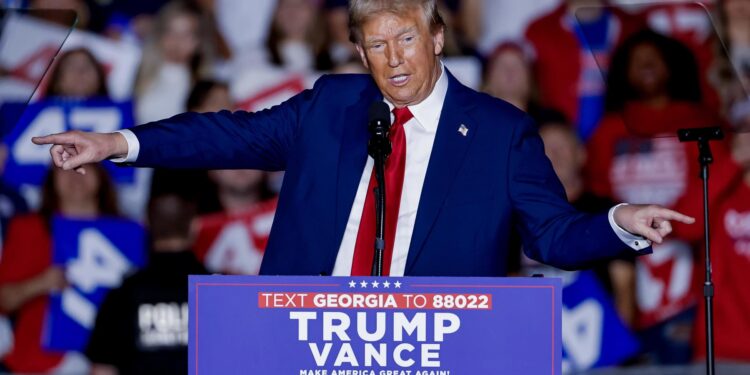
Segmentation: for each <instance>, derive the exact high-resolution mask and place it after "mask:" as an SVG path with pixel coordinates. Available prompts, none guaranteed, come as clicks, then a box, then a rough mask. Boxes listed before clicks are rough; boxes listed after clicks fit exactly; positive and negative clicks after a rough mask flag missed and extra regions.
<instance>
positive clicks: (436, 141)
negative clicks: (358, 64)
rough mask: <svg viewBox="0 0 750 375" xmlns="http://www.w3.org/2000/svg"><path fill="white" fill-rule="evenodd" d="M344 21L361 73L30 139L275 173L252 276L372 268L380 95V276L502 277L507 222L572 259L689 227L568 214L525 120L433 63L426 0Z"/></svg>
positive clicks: (85, 150)
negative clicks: (267, 96) (388, 148)
mask: <svg viewBox="0 0 750 375" xmlns="http://www.w3.org/2000/svg"><path fill="white" fill-rule="evenodd" d="M350 25H351V30H350V31H351V37H352V41H353V42H354V43H355V46H356V48H357V51H358V52H359V55H360V57H361V59H362V62H363V64H364V65H365V66H366V67H367V68H368V69H369V71H370V75H369V76H367V75H350V76H327V77H323V78H321V79H319V80H318V82H317V83H316V84H315V87H314V88H313V89H312V90H309V91H305V92H303V93H301V94H299V95H297V96H295V97H293V98H292V99H290V100H289V101H287V102H285V103H283V104H282V105H280V106H277V107H274V108H272V109H270V110H266V111H262V112H257V113H246V112H235V113H230V112H227V111H223V112H218V113H213V114H202V115H199V114H194V113H187V114H183V115H178V116H175V117H173V118H170V119H167V120H162V121H158V122H154V123H150V124H147V125H144V126H140V127H137V128H135V129H133V130H132V131H123V132H120V133H111V134H97V133H83V132H67V133H62V134H56V135H50V136H46V137H40V138H35V139H34V142H35V143H37V144H53V145H54V146H53V147H52V148H51V151H50V152H51V154H52V157H53V160H54V163H55V164H56V165H57V166H59V167H62V168H64V169H76V170H78V171H80V172H81V173H84V172H85V169H84V167H82V166H83V165H84V164H86V163H90V162H93V161H96V160H102V159H106V158H116V160H119V161H122V162H127V163H132V164H133V165H135V166H160V167H193V168H255V169H265V170H286V175H285V182H284V186H283V187H282V190H281V193H280V198H279V206H278V210H277V214H276V218H275V221H274V226H273V229H272V231H271V238H270V239H269V243H268V247H267V250H266V254H265V256H264V260H263V265H262V267H261V273H263V274H323V275H331V274H332V275H366V274H369V272H370V269H371V264H372V259H373V257H372V248H373V244H374V242H375V241H374V231H375V230H374V226H375V220H374V218H373V217H374V212H373V211H374V194H373V192H372V190H373V187H374V182H373V180H374V178H373V177H372V165H373V161H372V158H368V156H367V141H368V132H367V126H366V124H367V115H366V114H367V112H368V108H369V107H370V105H371V104H372V103H373V102H376V101H385V102H386V103H387V104H388V106H389V107H390V108H391V109H392V112H393V116H392V117H393V118H394V119H395V122H394V124H393V125H392V127H391V129H390V132H389V138H390V141H391V143H392V148H393V152H392V154H391V155H390V157H389V158H388V161H387V163H386V166H385V174H386V176H387V179H386V186H385V190H386V192H387V194H386V197H387V200H386V207H387V212H386V218H387V221H386V228H385V239H386V248H385V256H384V274H385V275H391V276H401V275H446V276H449V275H456V276H459V275H464V276H466V275H474V276H500V275H504V274H505V273H506V262H505V259H506V251H507V244H508V239H509V236H510V233H511V231H512V230H513V227H514V226H515V227H516V229H517V230H518V231H519V232H520V234H521V237H522V239H523V242H524V250H525V251H526V253H527V254H528V255H529V256H530V257H532V258H534V259H537V260H540V261H542V262H544V263H547V264H551V265H554V266H556V267H561V268H577V267H582V266H585V265H587V264H589V263H590V262H593V261H596V260H600V259H604V258H609V257H614V256H618V255H620V254H621V253H622V252H625V251H636V250H637V251H649V249H648V248H649V244H650V242H649V241H655V242H661V241H662V239H663V237H664V236H666V235H667V234H668V233H670V232H671V224H670V220H679V221H682V222H692V221H693V219H692V218H689V217H686V216H684V215H681V214H679V213H677V212H674V211H671V210H667V209H665V208H661V207H657V206H641V205H620V206H616V207H614V208H612V209H610V210H609V212H606V213H602V214H599V215H587V214H582V213H579V212H577V211H576V210H575V209H573V208H572V207H571V206H570V205H569V204H568V203H567V202H566V200H565V192H564V190H563V188H562V186H561V185H560V183H559V181H558V180H557V178H556V176H555V174H554V171H553V170H552V167H551V166H550V163H549V161H548V160H547V158H546V157H545V155H544V149H543V145H542V143H541V141H540V139H539V136H538V135H537V133H536V129H535V127H534V125H533V122H532V121H531V120H530V119H529V117H528V116H526V115H525V114H524V113H523V112H521V111H520V110H517V109H515V108H514V107H512V106H511V105H509V104H507V103H505V102H503V101H500V100H497V99H494V98H491V97H489V96H487V95H483V94H479V93H477V92H475V91H473V90H471V89H469V88H467V87H465V86H463V85H461V84H460V83H459V82H458V81H457V80H456V79H455V78H454V77H453V76H452V75H451V74H450V72H448V70H447V69H445V67H444V66H443V64H442V63H441V61H440V59H439V56H440V55H441V53H442V50H443V44H444V23H443V21H442V19H441V17H440V15H439V14H438V12H437V10H436V5H435V1H434V0H421V1H398V0H394V1H366V0H353V1H351V4H350ZM407 150H408V151H407Z"/></svg>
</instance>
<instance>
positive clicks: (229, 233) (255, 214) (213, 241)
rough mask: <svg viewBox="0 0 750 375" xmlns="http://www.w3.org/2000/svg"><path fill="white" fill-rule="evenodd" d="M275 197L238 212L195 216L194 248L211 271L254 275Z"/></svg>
mask: <svg viewBox="0 0 750 375" xmlns="http://www.w3.org/2000/svg"><path fill="white" fill-rule="evenodd" d="M277 201H278V200H277V199H276V198H274V199H271V200H267V201H265V202H261V203H259V204H257V205H254V206H253V207H252V208H250V209H248V210H244V211H242V212H239V213H227V212H219V213H215V214H210V215H204V216H201V217H199V218H198V220H197V221H196V223H197V228H198V229H197V233H198V234H197V235H196V238H195V244H194V245H193V251H194V252H195V255H196V257H197V258H198V260H200V261H201V262H203V264H204V265H205V266H206V269H207V270H208V271H210V272H215V273H222V274H232V275H257V274H258V271H259V270H260V264H261V261H262V260H263V253H264V251H265V249H266V244H267V243H268V236H269V234H270V233H271V225H272V224H273V217H274V214H275V212H276V204H277Z"/></svg>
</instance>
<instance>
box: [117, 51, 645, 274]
mask: <svg viewBox="0 0 750 375" xmlns="http://www.w3.org/2000/svg"><path fill="white" fill-rule="evenodd" d="M447 92H448V78H447V75H446V74H445V68H444V67H443V66H442V64H441V72H440V78H438V80H437V82H436V84H435V88H434V89H433V90H432V93H430V95H429V96H428V97H427V98H426V99H425V100H423V101H422V102H420V103H418V104H415V105H412V106H409V107H408V108H409V110H410V111H411V113H412V114H413V115H414V117H413V118H412V119H411V120H409V121H407V122H406V124H404V133H405V135H406V163H405V164H406V166H405V170H404V186H403V190H402V193H401V204H400V206H399V210H398V221H397V222H396V237H395V241H394V244H393V255H392V257H391V270H390V276H403V275H404V270H405V269H406V259H407V256H408V253H409V244H410V243H411V236H412V232H413V231H414V223H415V222H416V218H417V208H418V207H419V199H420V196H421V195H422V185H423V184H424V179H425V175H426V174H427V165H428V163H429V161H430V154H431V153H432V145H433V143H434V142H435V134H436V133H437V127H438V122H439V121H440V114H441V112H442V110H443V103H444V102H445V96H446V94H447ZM384 101H385V102H386V103H387V104H388V106H389V107H390V108H391V109H393V107H394V106H393V104H391V103H389V102H388V101H387V100H384ZM391 116H393V114H391ZM120 132H121V133H122V134H123V135H124V136H125V139H126V140H127V142H128V155H127V157H124V158H120V159H118V160H113V161H116V162H133V161H135V160H136V159H137V157H138V150H139V148H140V145H139V144H138V139H137V137H135V135H134V134H133V133H132V132H130V131H129V130H122V131H120ZM373 165H374V161H373V159H372V157H368V158H367V163H366V164H365V168H364V170H363V171H362V177H360V179H359V186H358V187H357V195H356V196H355V198H354V204H353V205H352V209H351V211H350V212H349V219H348V220H347V223H346V230H345V231H344V238H343V239H342V240H341V244H340V246H339V252H338V255H337V256H336V263H335V265H334V267H333V272H332V275H333V276H349V275H350V274H351V269H352V261H353V259H354V247H355V244H356V242H357V232H358V231H359V223H360V219H361V218H362V210H363V209H364V206H365V197H366V196H367V187H368V185H369V183H370V175H371V174H372V168H373ZM621 205H622V204H620V205H617V206H615V207H612V208H611V209H610V210H609V223H610V225H611V226H612V229H614V231H615V233H616V234H617V236H618V237H619V238H620V240H622V241H623V242H624V243H625V244H627V245H628V246H629V247H631V248H632V249H633V250H636V251H638V250H642V249H644V248H646V247H648V246H649V245H650V243H649V242H647V241H646V240H645V239H644V238H643V237H641V236H636V235H633V234H631V233H629V232H627V231H625V230H624V229H622V228H620V227H619V226H618V225H617V224H616V223H615V222H614V211H615V209H617V207H619V206H621Z"/></svg>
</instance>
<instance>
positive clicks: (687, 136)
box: [677, 127, 724, 375]
mask: <svg viewBox="0 0 750 375" xmlns="http://www.w3.org/2000/svg"><path fill="white" fill-rule="evenodd" d="M677 136H678V138H679V139H680V142H697V143H698V153H699V155H698V163H699V164H700V166H701V173H700V179H701V180H703V231H704V237H705V241H706V243H705V248H706V252H705V257H706V273H705V281H704V283H703V297H704V298H705V300H706V373H707V374H708V375H714V374H715V372H716V368H715V363H714V307H713V298H714V284H713V280H712V277H711V272H712V271H711V241H710V234H711V231H710V230H709V217H710V216H709V210H708V166H709V165H710V164H711V163H713V161H714V157H713V154H712V153H711V146H710V144H709V142H710V141H714V140H721V139H724V133H723V132H722V131H721V128H719V127H711V128H693V129H680V130H678V131H677Z"/></svg>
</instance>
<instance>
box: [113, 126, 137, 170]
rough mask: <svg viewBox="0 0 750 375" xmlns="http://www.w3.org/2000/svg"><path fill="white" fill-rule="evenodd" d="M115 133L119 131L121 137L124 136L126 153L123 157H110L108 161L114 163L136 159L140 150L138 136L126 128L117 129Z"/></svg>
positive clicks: (130, 161)
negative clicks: (126, 144)
mask: <svg viewBox="0 0 750 375" xmlns="http://www.w3.org/2000/svg"><path fill="white" fill-rule="evenodd" d="M115 133H120V134H122V136H123V137H125V141H126V142H127V143H128V153H127V155H125V156H124V157H119V158H112V159H110V161H112V162H114V163H133V162H135V161H136V159H138V153H139V152H140V151H141V143H140V142H138V137H136V136H135V134H134V133H133V132H132V131H130V130H128V129H122V130H118V131H116V132H115Z"/></svg>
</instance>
